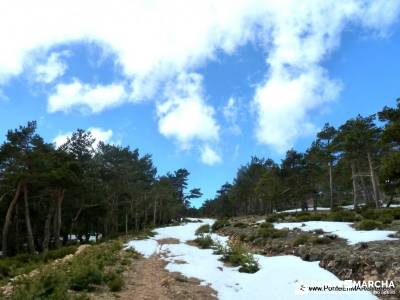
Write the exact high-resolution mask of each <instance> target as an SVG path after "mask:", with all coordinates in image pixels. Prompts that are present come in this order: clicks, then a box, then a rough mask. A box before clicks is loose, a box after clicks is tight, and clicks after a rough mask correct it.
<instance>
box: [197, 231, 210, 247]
mask: <svg viewBox="0 0 400 300" xmlns="http://www.w3.org/2000/svg"><path fill="white" fill-rule="evenodd" d="M194 241H195V242H196V243H197V245H199V247H200V248H202V249H209V248H211V247H212V245H213V244H214V241H213V239H212V238H211V235H210V234H203V233H202V234H200V235H199V236H198V237H197V238H196V239H195V240H194Z"/></svg>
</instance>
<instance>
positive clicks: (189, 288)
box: [94, 239, 217, 300]
mask: <svg viewBox="0 0 400 300" xmlns="http://www.w3.org/2000/svg"><path fill="white" fill-rule="evenodd" d="M158 242H159V244H160V245H163V244H176V243H179V241H178V240H175V239H165V240H160V241H158ZM176 262H177V263H186V262H184V261H179V260H177V261H176ZM166 264H167V263H166V262H165V261H164V260H163V259H162V258H161V257H160V255H158V254H155V255H153V256H151V257H149V258H144V257H140V258H137V259H134V260H133V261H132V264H131V265H130V266H129V267H128V268H127V269H126V270H125V271H124V272H123V278H124V282H125V285H124V287H123V289H122V290H121V291H120V292H117V293H112V294H111V293H106V294H101V295H94V299H102V300H111V299H120V300H132V299H135V300H187V299H191V300H215V299H217V297H216V296H215V295H216V294H217V293H216V291H215V290H213V289H212V288H210V287H209V286H204V285H200V281H199V280H198V279H195V278H187V277H185V276H183V275H182V274H180V273H178V272H168V271H167V270H166V269H165V266H166Z"/></svg>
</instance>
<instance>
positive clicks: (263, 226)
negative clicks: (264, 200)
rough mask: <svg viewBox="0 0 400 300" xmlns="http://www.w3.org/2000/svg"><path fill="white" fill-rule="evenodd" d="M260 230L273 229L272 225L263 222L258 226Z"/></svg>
mask: <svg viewBox="0 0 400 300" xmlns="http://www.w3.org/2000/svg"><path fill="white" fill-rule="evenodd" d="M260 228H269V229H273V228H274V225H273V224H272V223H269V222H264V223H261V224H260Z"/></svg>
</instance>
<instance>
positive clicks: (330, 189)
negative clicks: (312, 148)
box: [329, 162, 335, 209]
mask: <svg viewBox="0 0 400 300" xmlns="http://www.w3.org/2000/svg"><path fill="white" fill-rule="evenodd" d="M329 191H330V200H331V201H330V206H331V209H333V207H334V206H335V204H334V202H333V176H332V162H329Z"/></svg>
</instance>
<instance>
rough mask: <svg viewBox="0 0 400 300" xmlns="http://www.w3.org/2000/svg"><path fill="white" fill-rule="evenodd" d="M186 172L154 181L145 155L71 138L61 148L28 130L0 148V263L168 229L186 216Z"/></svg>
mask: <svg viewBox="0 0 400 300" xmlns="http://www.w3.org/2000/svg"><path fill="white" fill-rule="evenodd" d="M188 177H189V172H188V171H187V170H186V169H178V170H176V171H174V172H172V173H167V174H166V175H162V176H159V175H157V169H156V167H155V166H154V164H153V161H152V158H151V155H149V154H145V155H140V154H139V150H138V149H134V150H131V149H130V148H129V147H122V146H118V145H111V144H105V143H103V142H100V143H98V145H97V144H96V143H95V139H94V138H93V136H92V135H91V133H90V132H89V131H85V130H82V129H78V130H76V131H75V132H74V133H73V134H72V136H71V137H70V138H68V140H67V141H66V143H65V144H63V145H62V146H60V147H58V148H57V147H56V146H55V145H54V144H53V143H47V142H45V141H44V139H43V138H42V137H41V136H40V135H39V134H38V133H37V123H36V122H35V121H31V122H28V123H27V125H25V126H20V127H19V128H17V129H15V130H9V131H8V132H7V134H6V139H5V141H4V142H3V143H2V145H1V147H0V216H1V217H0V226H1V228H2V238H1V250H2V254H3V255H4V256H9V255H13V254H16V253H21V252H29V253H32V254H33V253H37V252H46V251H48V250H49V249H55V248H58V247H60V246H62V245H65V244H67V243H68V242H69V241H70V240H71V239H74V240H75V239H77V240H79V241H80V242H86V241H88V240H89V239H90V238H93V239H95V240H97V239H98V238H99V237H103V238H105V237H112V236H116V235H118V234H121V233H122V234H126V233H128V232H132V231H133V232H135V231H136V232H137V231H139V230H142V229H143V228H145V227H149V226H156V225H161V224H165V223H171V222H172V221H173V220H179V219H180V218H181V217H183V216H185V215H186V214H187V213H188V212H189V211H190V207H189V206H190V199H192V198H197V197H201V195H202V194H201V192H200V189H198V188H195V189H192V190H190V191H187V181H188Z"/></svg>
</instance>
